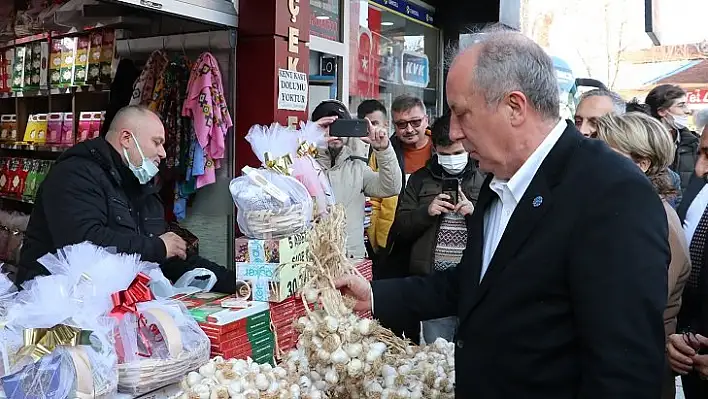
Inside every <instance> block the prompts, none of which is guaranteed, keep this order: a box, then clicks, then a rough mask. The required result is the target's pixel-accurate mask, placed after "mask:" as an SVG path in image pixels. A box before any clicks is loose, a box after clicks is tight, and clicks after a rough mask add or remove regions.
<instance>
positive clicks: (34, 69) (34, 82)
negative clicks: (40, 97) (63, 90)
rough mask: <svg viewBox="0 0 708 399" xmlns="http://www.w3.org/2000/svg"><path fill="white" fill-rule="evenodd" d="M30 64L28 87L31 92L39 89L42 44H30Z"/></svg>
mask: <svg viewBox="0 0 708 399" xmlns="http://www.w3.org/2000/svg"><path fill="white" fill-rule="evenodd" d="M31 60H32V64H31V75H30V83H29V87H30V88H31V89H33V90H36V89H39V86H40V82H41V79H42V77H41V73H42V43H40V42H34V43H32V58H31Z"/></svg>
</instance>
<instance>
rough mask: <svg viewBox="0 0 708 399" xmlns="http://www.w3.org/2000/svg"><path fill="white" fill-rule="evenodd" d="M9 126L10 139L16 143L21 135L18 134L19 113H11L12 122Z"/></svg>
mask: <svg viewBox="0 0 708 399" xmlns="http://www.w3.org/2000/svg"><path fill="white" fill-rule="evenodd" d="M9 127H10V139H9V141H11V142H13V143H14V142H16V141H17V140H19V136H18V134H17V115H16V114H12V115H10V124H9Z"/></svg>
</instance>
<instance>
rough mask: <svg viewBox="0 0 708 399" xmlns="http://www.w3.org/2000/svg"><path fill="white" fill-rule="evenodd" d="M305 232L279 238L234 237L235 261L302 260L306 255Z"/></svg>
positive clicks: (282, 261) (276, 261) (272, 261)
mask: <svg viewBox="0 0 708 399" xmlns="http://www.w3.org/2000/svg"><path fill="white" fill-rule="evenodd" d="M307 247H308V243H307V233H301V234H296V235H292V236H290V237H286V238H283V239H281V240H254V239H250V238H246V237H240V238H237V239H236V247H235V248H236V259H235V261H236V262H261V263H291V262H304V261H305V260H306V256H307Z"/></svg>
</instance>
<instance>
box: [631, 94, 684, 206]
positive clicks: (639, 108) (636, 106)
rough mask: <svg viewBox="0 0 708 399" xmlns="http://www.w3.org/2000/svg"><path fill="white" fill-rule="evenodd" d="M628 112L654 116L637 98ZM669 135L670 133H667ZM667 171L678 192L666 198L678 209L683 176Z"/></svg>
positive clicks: (668, 169) (681, 196) (632, 101)
mask: <svg viewBox="0 0 708 399" xmlns="http://www.w3.org/2000/svg"><path fill="white" fill-rule="evenodd" d="M627 112H641V113H643V114H645V115H649V116H652V115H651V110H650V109H649V106H647V105H646V104H641V103H640V102H639V99H638V98H636V97H634V98H633V99H632V100H631V101H629V102H628V103H627ZM667 133H668V131H667ZM669 134H670V133H669ZM669 166H671V165H669ZM666 170H667V173H668V174H669V179H670V180H671V185H672V186H673V187H674V190H675V191H676V194H675V195H673V196H670V197H668V198H666V201H667V202H668V203H669V205H671V207H672V208H674V209H676V208H678V206H679V204H680V203H681V198H683V192H682V190H681V176H679V174H678V173H676V172H674V171H673V170H671V168H670V167H667V168H666Z"/></svg>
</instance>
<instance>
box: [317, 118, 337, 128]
mask: <svg viewBox="0 0 708 399" xmlns="http://www.w3.org/2000/svg"><path fill="white" fill-rule="evenodd" d="M336 120H337V117H336V116H325V117H324V118H321V119H319V120H318V121H317V122H315V124H316V125H317V126H319V127H321V128H322V129H325V130H326V129H328V128H329V125H331V124H333V123H334V121H336Z"/></svg>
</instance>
